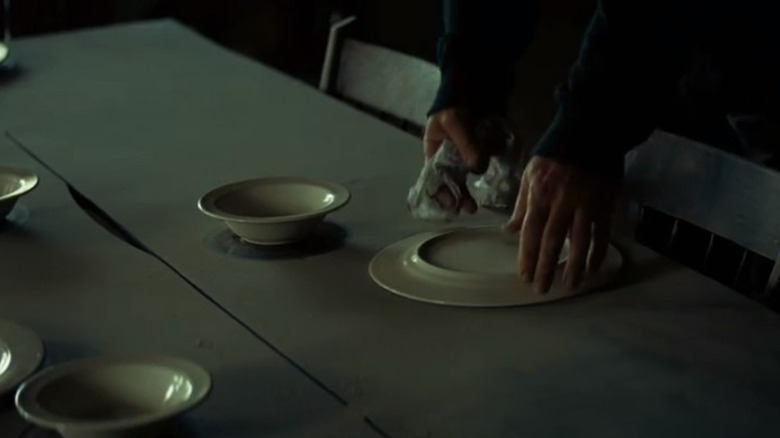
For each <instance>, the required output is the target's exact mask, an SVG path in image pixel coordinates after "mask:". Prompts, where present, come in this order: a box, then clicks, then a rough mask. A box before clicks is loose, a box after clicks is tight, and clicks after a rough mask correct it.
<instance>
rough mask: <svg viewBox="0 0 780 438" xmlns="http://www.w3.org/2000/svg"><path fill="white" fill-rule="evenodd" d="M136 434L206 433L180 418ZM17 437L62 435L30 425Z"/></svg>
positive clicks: (176, 436)
mask: <svg viewBox="0 0 780 438" xmlns="http://www.w3.org/2000/svg"><path fill="white" fill-rule="evenodd" d="M137 436H143V437H144V438H201V437H205V436H206V435H201V434H198V433H196V432H195V430H194V428H193V427H192V425H191V424H190V422H189V421H187V420H186V419H181V420H176V421H172V422H170V423H167V424H166V425H165V426H164V429H163V430H161V431H160V432H158V433H153V434H149V433H145V432H142V434H139V435H137ZM19 438H62V436H61V435H60V434H58V433H57V432H55V431H53V430H47V429H42V428H40V427H35V426H30V428H29V429H27V431H26V432H24V433H23V434H22V435H20V436H19Z"/></svg>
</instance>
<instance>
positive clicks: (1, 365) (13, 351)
mask: <svg viewBox="0 0 780 438" xmlns="http://www.w3.org/2000/svg"><path fill="white" fill-rule="evenodd" d="M43 356H44V347H43V342H42V341H41V338H39V337H38V335H36V334H35V333H34V332H32V331H31V330H30V329H28V328H26V327H22V326H20V325H17V324H15V323H13V322H10V321H4V320H2V319H0V398H3V397H4V396H5V395H7V394H11V393H12V392H13V391H14V390H15V389H16V387H17V385H19V384H20V383H21V382H22V381H23V380H24V379H26V378H27V377H28V376H29V375H30V374H32V373H34V372H35V370H37V369H38V367H39V366H40V364H41V362H42V361H43Z"/></svg>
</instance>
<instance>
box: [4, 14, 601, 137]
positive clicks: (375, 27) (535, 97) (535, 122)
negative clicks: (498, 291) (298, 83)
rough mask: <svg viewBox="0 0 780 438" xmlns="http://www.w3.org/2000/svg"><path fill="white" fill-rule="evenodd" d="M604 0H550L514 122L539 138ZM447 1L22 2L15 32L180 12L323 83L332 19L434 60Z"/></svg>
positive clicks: (222, 39) (522, 77) (523, 66)
mask: <svg viewBox="0 0 780 438" xmlns="http://www.w3.org/2000/svg"><path fill="white" fill-rule="evenodd" d="M594 3H595V0H545V1H544V6H543V10H542V20H541V23H540V26H539V31H538V33H537V35H536V38H535V39H534V42H533V44H532V46H531V48H530V50H529V52H528V54H527V55H526V56H525V57H524V58H523V60H522V62H520V63H519V64H518V68H517V81H516V83H517V86H516V88H515V91H514V94H513V96H512V105H511V112H512V120H513V123H514V125H515V129H516V130H517V131H518V133H519V137H520V139H521V140H522V141H523V142H525V143H529V144H530V143H533V142H534V141H535V140H536V139H537V138H538V136H539V135H540V133H541V131H542V130H543V129H544V128H545V127H546V125H547V123H548V122H549V121H550V119H551V118H552V114H553V110H554V105H553V100H552V99H553V92H554V90H555V87H556V86H558V85H559V84H560V83H561V82H562V81H563V80H565V78H566V74H567V72H568V69H569V66H570V65H571V63H572V61H573V60H574V58H575V56H576V53H577V50H578V48H579V44H580V37H581V34H582V32H583V29H584V27H585V25H586V23H587V20H588V18H589V16H590V14H591V12H592V9H593V5H594ZM440 5H441V0H428V1H419V0H417V1H414V0H375V1H365V0H220V1H214V0H112V1H111V0H14V11H13V19H14V31H15V33H16V34H17V35H30V34H36V33H43V32H51V31H57V30H64V29H72V28H78V27H87V26H94V25H103V24H109V23H115V22H122V21H130V20H139V19H147V18H159V17H173V18H176V19H178V20H180V21H181V22H183V23H185V24H187V25H189V26H191V27H192V28H194V29H196V30H198V31H199V32H201V33H202V34H203V35H205V36H207V37H209V38H211V39H213V40H215V41H217V42H218V43H220V44H222V45H224V46H226V47H228V48H230V49H232V50H235V51H238V52H241V53H244V54H246V55H247V56H250V57H252V58H255V59H258V60H260V61H262V62H264V63H266V64H268V65H271V66H273V67H275V68H277V69H280V70H282V71H284V72H286V73H288V74H290V75H293V76H296V77H298V78H301V79H303V80H306V81H308V82H309V83H312V84H315V83H316V82H317V78H318V76H319V74H320V69H321V66H322V60H323V55H324V51H325V45H326V41H327V37H328V28H329V25H330V20H331V15H332V14H333V13H338V14H340V15H342V16H344V15H356V16H357V17H358V20H357V21H356V22H355V24H354V25H353V30H354V31H355V32H356V37H358V38H361V39H364V40H366V41H369V42H373V43H376V44H380V45H383V46H387V47H390V48H393V49H395V50H399V51H402V52H405V53H409V54H411V55H414V56H417V57H420V58H423V59H427V60H429V61H433V60H434V59H435V45H436V38H437V36H438V34H439V33H440V31H441V28H442V20H441V11H440Z"/></svg>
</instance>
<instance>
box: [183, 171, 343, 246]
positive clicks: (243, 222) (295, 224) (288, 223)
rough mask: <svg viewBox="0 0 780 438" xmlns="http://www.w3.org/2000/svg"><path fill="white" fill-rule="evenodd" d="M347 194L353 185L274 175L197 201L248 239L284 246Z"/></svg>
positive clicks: (225, 188) (234, 185)
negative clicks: (344, 185)
mask: <svg viewBox="0 0 780 438" xmlns="http://www.w3.org/2000/svg"><path fill="white" fill-rule="evenodd" d="M349 199H350V193H349V190H347V189H346V188H345V187H343V186H341V185H340V184H336V183H334V182H330V181H324V180H320V179H314V178H298V177H270V178H258V179H252V180H247V181H240V182H237V183H232V184H228V185H225V186H222V187H219V188H217V189H215V190H212V191H210V192H209V193H207V194H206V195H204V196H203V197H202V198H201V199H200V200H199V201H198V208H200V210H201V211H202V212H203V213H204V214H206V215H208V216H210V217H213V218H216V219H220V220H223V221H224V222H225V223H226V224H227V226H228V227H229V228H230V229H231V230H232V231H233V232H234V233H235V234H236V235H238V236H239V237H241V238H242V239H243V240H245V241H247V242H249V243H254V244H258V245H280V244H285V243H291V242H294V241H296V240H299V239H302V238H304V237H306V235H307V233H309V232H310V231H311V230H312V229H313V228H314V226H315V225H316V224H317V223H318V222H320V221H322V220H323V219H324V218H325V216H326V215H328V214H330V213H332V212H334V211H336V210H338V209H339V208H341V207H343V206H344V205H346V204H347V202H348V201H349Z"/></svg>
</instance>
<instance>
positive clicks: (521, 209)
mask: <svg viewBox="0 0 780 438" xmlns="http://www.w3.org/2000/svg"><path fill="white" fill-rule="evenodd" d="M527 204H528V184H527V183H526V182H525V178H523V180H522V181H521V183H520V191H519V192H518V193H517V200H516V201H515V209H514V211H513V212H512V217H510V218H509V220H508V221H507V223H506V224H505V225H504V231H506V232H509V233H517V232H518V231H520V228H522V226H523V221H524V220H525V212H526V208H527Z"/></svg>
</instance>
